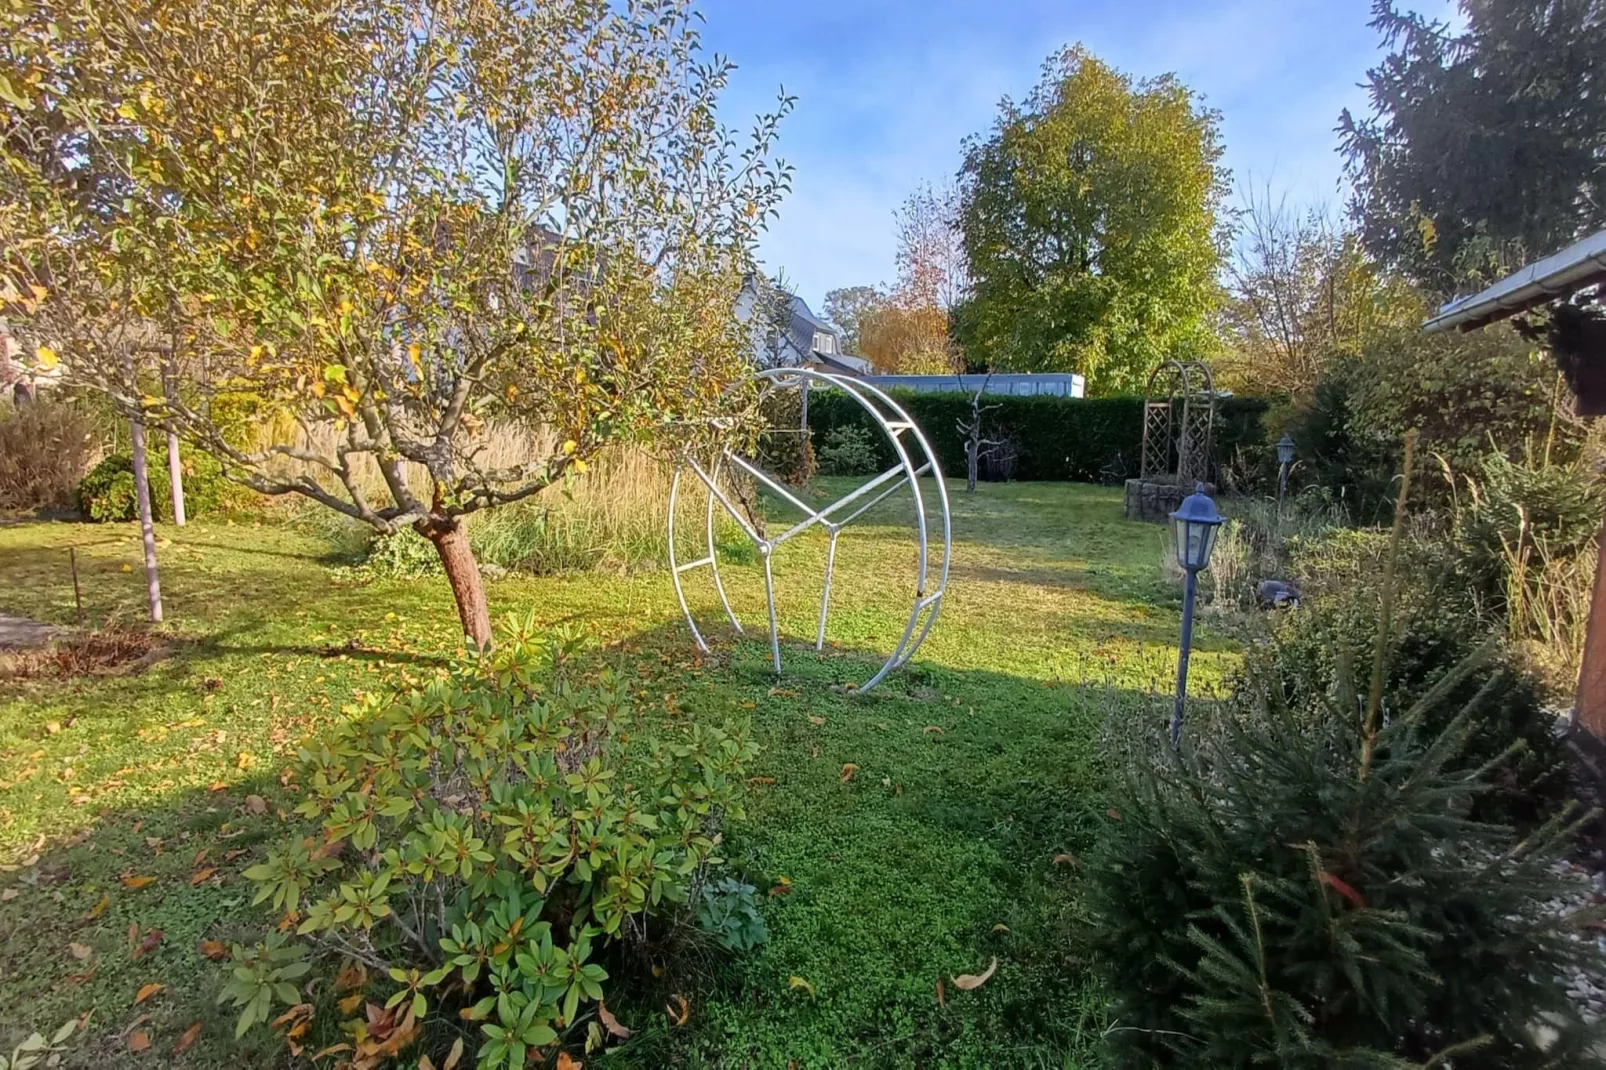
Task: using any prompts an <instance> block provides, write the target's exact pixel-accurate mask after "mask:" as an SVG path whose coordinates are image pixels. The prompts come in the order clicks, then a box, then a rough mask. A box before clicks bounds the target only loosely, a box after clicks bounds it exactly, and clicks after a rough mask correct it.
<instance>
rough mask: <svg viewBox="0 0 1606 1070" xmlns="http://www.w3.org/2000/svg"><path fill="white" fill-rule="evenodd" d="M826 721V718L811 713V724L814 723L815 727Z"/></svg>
mask: <svg viewBox="0 0 1606 1070" xmlns="http://www.w3.org/2000/svg"><path fill="white" fill-rule="evenodd" d="M824 723H825V718H824V717H815V716H814V715H813V714H810V715H809V724H811V725H813V726H814V727H816V728H818V727H819V726H820V725H822V724H824Z"/></svg>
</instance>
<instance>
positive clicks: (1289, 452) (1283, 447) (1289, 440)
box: [1277, 431, 1294, 520]
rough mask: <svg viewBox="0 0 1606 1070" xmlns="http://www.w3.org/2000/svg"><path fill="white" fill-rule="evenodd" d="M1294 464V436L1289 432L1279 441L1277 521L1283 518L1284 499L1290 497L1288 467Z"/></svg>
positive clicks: (1284, 433) (1285, 432)
mask: <svg viewBox="0 0 1606 1070" xmlns="http://www.w3.org/2000/svg"><path fill="white" fill-rule="evenodd" d="M1293 463H1294V436H1292V435H1290V434H1289V433H1288V432H1287V431H1284V432H1283V437H1282V438H1280V439H1278V440H1277V519H1278V520H1282V518H1283V498H1285V497H1287V495H1288V466H1289V465H1291V464H1293Z"/></svg>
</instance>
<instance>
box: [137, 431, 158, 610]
mask: <svg viewBox="0 0 1606 1070" xmlns="http://www.w3.org/2000/svg"><path fill="white" fill-rule="evenodd" d="M129 442H130V445H131V447H132V451H133V454H134V500H135V503H136V504H137V505H138V507H139V532H140V537H141V541H142V542H143V543H144V544H145V593H146V595H147V597H148V598H149V601H150V607H151V620H152V621H153V622H155V623H157V624H160V623H161V622H162V581H161V579H160V578H159V577H158V575H157V572H156V528H155V527H154V526H152V524H151V480H150V473H149V472H148V471H147V470H146V467H145V425H144V423H142V422H141V421H140V420H139V419H138V418H137V417H136V418H135V419H134V420H132V421H131V422H130V424H129Z"/></svg>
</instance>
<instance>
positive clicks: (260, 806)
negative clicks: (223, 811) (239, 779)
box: [245, 795, 268, 814]
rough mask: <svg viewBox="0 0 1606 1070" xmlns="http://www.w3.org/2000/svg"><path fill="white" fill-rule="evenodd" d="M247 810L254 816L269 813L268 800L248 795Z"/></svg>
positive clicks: (246, 799) (246, 800)
mask: <svg viewBox="0 0 1606 1070" xmlns="http://www.w3.org/2000/svg"><path fill="white" fill-rule="evenodd" d="M245 808H246V809H247V810H249V811H251V812H252V813H253V814H265V813H267V812H268V800H266V799H264V798H263V797H262V796H260V795H247V796H246V797H245Z"/></svg>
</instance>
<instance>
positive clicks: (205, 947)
mask: <svg viewBox="0 0 1606 1070" xmlns="http://www.w3.org/2000/svg"><path fill="white" fill-rule="evenodd" d="M201 954H202V956H203V957H205V958H209V959H211V960H212V961H213V962H222V961H223V960H224V959H226V958H228V957H229V949H228V948H227V947H225V946H224V945H223V941H221V940H202V941H201Z"/></svg>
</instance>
